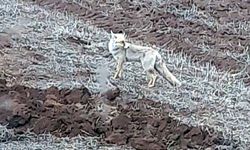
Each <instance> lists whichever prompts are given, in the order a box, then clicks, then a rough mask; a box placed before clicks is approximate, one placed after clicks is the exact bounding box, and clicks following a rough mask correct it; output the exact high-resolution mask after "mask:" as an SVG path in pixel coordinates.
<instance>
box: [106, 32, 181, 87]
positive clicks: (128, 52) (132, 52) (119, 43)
mask: <svg viewBox="0 0 250 150" xmlns="http://www.w3.org/2000/svg"><path fill="white" fill-rule="evenodd" d="M108 48H109V52H110V53H111V54H112V56H113V58H114V59H115V60H116V72H115V74H114V79H117V78H118V77H119V78H121V77H122V72H123V64H124V62H126V61H140V62H141V64H142V67H143V69H144V71H146V74H147V80H148V87H149V88H151V87H154V86H155V81H156V79H157V75H156V72H158V73H159V74H160V75H162V76H163V77H164V78H165V79H167V80H168V81H170V83H171V84H172V85H175V86H180V85H181V82H180V81H179V80H178V79H177V78H176V77H175V76H174V75H173V74H172V73H171V72H170V71H169V70H168V68H167V67H166V65H165V62H164V61H163V59H162V57H161V55H160V54H159V52H158V51H156V50H155V49H153V48H151V47H146V46H139V45H135V44H131V43H127V42H126V35H125V34H124V33H123V34H122V33H116V34H115V33H113V32H112V31H111V38H110V41H109V44H108Z"/></svg>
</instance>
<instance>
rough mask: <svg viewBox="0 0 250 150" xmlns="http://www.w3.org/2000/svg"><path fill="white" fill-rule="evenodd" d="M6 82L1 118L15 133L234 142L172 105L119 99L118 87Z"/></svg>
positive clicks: (162, 144)
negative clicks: (186, 120)
mask: <svg viewBox="0 0 250 150" xmlns="http://www.w3.org/2000/svg"><path fill="white" fill-rule="evenodd" d="M4 82H5V81H4V80H1V85H0V86H1V93H0V94H1V97H0V101H1V109H0V111H1V116H0V118H1V119H0V123H1V124H3V125H5V124H7V123H8V124H7V126H6V127H7V128H10V129H14V133H15V134H24V133H25V132H26V131H27V130H28V129H29V131H31V132H34V133H36V134H46V133H47V134H48V133H50V134H52V135H55V136H57V137H65V136H69V137H77V136H78V135H81V136H94V137H101V139H100V140H101V142H102V143H103V144H107V143H108V144H118V145H126V144H127V145H129V146H131V147H133V148H136V149H188V148H189V149H205V148H208V147H211V148H213V149H214V148H215V147H216V146H219V145H222V146H223V145H231V144H232V143H230V141H225V140H224V139H223V137H222V135H219V134H218V133H216V132H215V131H213V130H211V129H209V128H205V127H204V128H201V127H190V126H188V125H185V124H182V123H180V122H179V121H177V120H174V119H173V118H172V117H169V109H170V108H169V106H168V105H162V104H161V103H159V102H154V101H151V100H144V99H143V100H138V101H136V102H130V103H127V104H124V103H121V102H119V101H116V100H115V98H116V97H117V96H119V91H118V89H114V90H113V91H110V92H109V93H106V94H103V96H101V97H94V98H93V97H92V98H90V93H89V91H88V90H87V89H86V88H84V87H82V88H79V89H72V90H69V89H61V90H59V89H58V88H56V87H51V88H49V89H46V90H39V89H31V88H27V87H24V86H14V87H6V86H5V83H4ZM3 105H5V106H6V107H3ZM2 139H4V138H2ZM5 139H7V140H10V139H15V138H13V137H12V138H11V136H9V139H8V138H5ZM83 144H84V143H83ZM231 146H232V145H231ZM234 148H236V147H234Z"/></svg>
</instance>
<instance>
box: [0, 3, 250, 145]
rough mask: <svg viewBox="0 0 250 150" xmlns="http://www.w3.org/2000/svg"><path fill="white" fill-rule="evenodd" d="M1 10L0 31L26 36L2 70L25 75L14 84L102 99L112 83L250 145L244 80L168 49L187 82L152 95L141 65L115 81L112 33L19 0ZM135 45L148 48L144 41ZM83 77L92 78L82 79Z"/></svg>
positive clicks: (161, 86) (161, 85) (129, 95)
mask: <svg viewBox="0 0 250 150" xmlns="http://www.w3.org/2000/svg"><path fill="white" fill-rule="evenodd" d="M0 4H1V5H0V11H1V14H2V16H3V17H4V19H1V20H0V23H1V26H0V31H4V30H6V29H8V28H9V29H8V30H9V31H13V30H14V29H16V28H21V29H22V30H21V31H23V32H21V33H20V34H18V36H17V37H16V38H15V39H13V41H12V42H13V45H14V48H13V49H8V53H6V59H7V60H11V61H4V63H3V64H5V66H7V65H9V67H4V66H1V69H4V70H7V71H8V72H12V73H13V74H14V73H16V75H19V76H18V77H17V78H15V79H12V78H9V81H10V83H12V84H23V85H28V86H32V87H38V88H47V87H49V86H51V85H55V86H58V87H75V86H80V85H82V84H85V85H86V86H87V87H88V88H89V89H90V90H91V92H93V93H98V92H100V91H102V90H103V88H107V87H108V86H109V82H111V83H114V84H117V85H118V87H119V88H121V89H122V97H124V99H131V100H132V99H134V100H135V99H137V98H138V97H147V98H150V99H154V100H159V101H161V102H163V103H170V104H172V105H173V106H174V107H175V109H176V112H172V115H173V116H174V117H176V118H179V119H180V120H182V122H184V123H188V124H193V125H209V126H211V127H214V128H216V129H217V130H220V131H223V133H224V134H225V137H226V138H232V139H234V140H240V141H241V142H242V143H241V144H242V147H243V148H244V147H246V144H247V143H249V142H250V135H249V134H248V133H249V132H250V126H249V124H250V120H249V118H248V117H247V116H248V115H249V114H248V112H249V109H250V104H249V99H250V93H249V91H250V89H249V87H246V86H245V85H244V83H243V81H242V79H241V78H236V77H235V76H232V75H231V74H229V73H227V72H220V71H217V70H216V69H215V67H214V66H212V65H211V64H209V63H208V64H206V65H200V64H194V63H192V62H191V59H190V58H189V57H188V56H184V55H182V54H174V53H172V52H171V51H170V52H168V53H163V51H165V50H164V49H159V48H157V49H158V50H159V51H160V53H161V54H162V55H163V57H164V58H165V60H166V62H167V65H168V67H169V68H170V70H172V71H173V72H174V74H175V75H176V76H177V77H178V78H179V79H180V80H181V81H182V82H183V86H182V87H180V88H172V87H171V86H170V85H169V84H168V83H167V82H166V81H164V80H162V79H161V78H160V79H159V80H158V81H157V87H155V88H154V89H152V90H149V89H147V88H146V80H145V73H144V72H143V71H142V68H141V65H140V64H139V63H126V65H125V72H124V74H123V79H120V80H115V81H114V80H112V79H111V78H110V77H111V76H112V75H113V72H114V60H113V59H112V57H108V50H107V42H108V40H109V33H107V32H105V31H103V30H101V29H97V28H95V27H93V26H90V25H88V23H86V22H83V21H81V20H79V19H77V18H75V17H74V16H71V15H69V14H62V13H59V12H56V11H49V10H45V9H42V8H40V7H38V6H35V5H28V4H26V3H22V2H17V1H16V0H9V1H4V0H0ZM194 10H195V9H194ZM191 14H192V13H191ZM188 16H190V15H188ZM191 18H192V17H191ZM19 31H20V30H19ZM68 38H79V39H81V40H82V41H86V42H90V44H84V42H83V43H81V44H72V42H71V43H70V42H69V41H68V40H67V39H68ZM132 42H134V43H140V44H143V43H142V42H141V41H132ZM144 45H147V44H144ZM149 46H151V45H149ZM27 47H29V48H27ZM6 51H7V49H6ZM30 53H32V54H37V55H38V54H39V55H41V56H43V57H44V59H43V60H40V61H38V60H36V59H31V58H30ZM240 56H241V57H240V58H238V59H240V60H243V59H245V57H246V56H245V54H242V55H240ZM34 61H35V63H34ZM2 62H3V61H2V60H1V63H2ZM103 67H106V71H105V70H104V69H103ZM17 68H18V70H19V71H18V72H16V69H17ZM100 70H101V71H100ZM81 71H82V72H85V73H86V74H87V72H89V73H91V75H90V76H88V75H85V74H84V73H83V74H80V75H79V74H77V72H81ZM242 74H244V72H242ZM104 81H105V82H104ZM185 109H186V110H188V111H190V112H192V113H190V114H189V115H188V116H180V115H179V113H178V111H182V110H185ZM45 143H46V142H45ZM49 143H50V142H49ZM12 144H13V145H15V144H17V143H15V142H14V143H12ZM4 145H5V146H6V144H4ZM24 145H25V144H24ZM45 145H46V144H45ZM48 145H49V144H48ZM52 148H53V147H52Z"/></svg>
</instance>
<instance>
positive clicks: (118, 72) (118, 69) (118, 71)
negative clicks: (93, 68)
mask: <svg viewBox="0 0 250 150" xmlns="http://www.w3.org/2000/svg"><path fill="white" fill-rule="evenodd" d="M123 63H124V61H123V60H118V61H117V64H116V72H115V75H114V79H117V78H118V77H119V78H121V77H122V66H123Z"/></svg>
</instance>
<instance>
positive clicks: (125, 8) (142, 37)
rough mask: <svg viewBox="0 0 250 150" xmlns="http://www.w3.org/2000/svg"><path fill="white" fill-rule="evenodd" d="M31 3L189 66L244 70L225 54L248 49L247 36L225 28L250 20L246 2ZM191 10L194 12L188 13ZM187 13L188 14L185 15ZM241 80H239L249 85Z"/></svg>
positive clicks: (248, 69) (42, 0) (125, 0)
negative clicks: (184, 58)
mask: <svg viewBox="0 0 250 150" xmlns="http://www.w3.org/2000/svg"><path fill="white" fill-rule="evenodd" d="M35 2H36V3H37V4H39V5H40V6H44V7H48V8H50V9H55V10H59V11H67V12H70V13H73V14H76V15H78V16H79V18H81V19H83V20H86V21H91V22H92V23H93V25H95V26H97V27H99V28H103V29H104V30H106V31H108V32H110V31H111V30H112V31H114V32H122V31H124V32H125V33H127V34H128V35H129V37H130V38H131V39H134V40H139V41H143V42H145V43H150V44H154V45H157V46H160V47H162V48H165V49H167V50H174V52H176V53H179V52H183V53H184V54H187V55H190V56H191V58H192V60H193V61H194V62H200V63H207V62H211V63H212V64H213V65H215V66H216V67H217V68H218V69H220V70H224V71H232V72H238V71H240V70H241V69H243V68H244V67H245V66H246V63H244V61H243V62H242V61H238V60H236V59H235V58H233V57H231V56H228V55H226V53H225V52H227V51H230V52H232V53H237V54H239V53H242V52H243V51H244V49H245V48H246V46H249V41H250V38H249V36H248V35H249V33H248V32H247V31H246V32H243V31H241V30H240V29H239V30H240V31H238V30H236V27H230V26H229V25H228V26H227V24H230V23H231V22H233V21H234V22H237V21H242V22H244V21H249V20H250V18H249V16H250V15H249V14H250V12H249V11H248V9H247V8H248V7H247V6H250V4H249V3H248V2H247V1H240V2H238V1H237V3H233V2H235V1H234V0H231V1H226V2H224V1H223V2H222V1H214V2H211V3H210V4H206V3H205V2H202V1H200V0H195V1H193V3H191V1H189V0H188V1H168V2H165V3H164V4H157V3H156V2H153V1H148V0H144V1H140V2H139V1H130V0H122V1H121V0H119V1H117V2H115V3H114V2H107V1H81V2H79V3H73V2H67V1H62V0H55V1H50V0H35ZM194 5H195V7H196V8H197V10H194V9H193V10H192V9H191V8H192V6H194ZM188 9H191V10H190V11H189V12H188V11H186V10H188ZM179 10H182V11H181V12H184V11H186V14H185V13H184V14H181V13H180V12H178V11H179ZM234 10H237V11H234ZM202 14H204V15H202ZM209 23H210V24H209ZM230 25H231V24H230ZM233 25H234V24H233ZM238 26H239V25H238ZM239 43H240V44H239ZM245 71H246V73H247V75H249V74H250V67H249V66H248V67H246V70H245ZM247 75H246V76H244V77H245V78H246V79H244V81H245V83H246V84H249V81H250V79H249V78H248V76H247Z"/></svg>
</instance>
